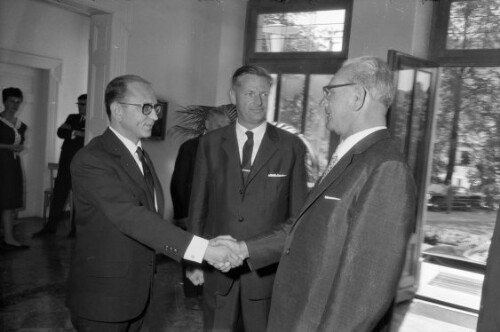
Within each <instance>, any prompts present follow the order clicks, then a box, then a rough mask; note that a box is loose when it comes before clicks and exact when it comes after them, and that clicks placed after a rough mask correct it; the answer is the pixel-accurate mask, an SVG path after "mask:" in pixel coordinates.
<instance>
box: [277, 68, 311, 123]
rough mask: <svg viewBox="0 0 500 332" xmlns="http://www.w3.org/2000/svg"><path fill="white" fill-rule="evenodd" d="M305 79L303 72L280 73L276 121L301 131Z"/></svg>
mask: <svg viewBox="0 0 500 332" xmlns="http://www.w3.org/2000/svg"><path fill="white" fill-rule="evenodd" d="M305 81H306V75H304V74H283V75H281V91H280V100H279V107H278V112H279V113H278V121H279V122H283V123H287V124H289V125H292V126H294V127H295V128H297V130H299V131H300V132H302V109H303V105H304V84H305Z"/></svg>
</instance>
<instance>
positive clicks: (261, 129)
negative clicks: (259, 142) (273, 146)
mask: <svg viewBox="0 0 500 332" xmlns="http://www.w3.org/2000/svg"><path fill="white" fill-rule="evenodd" d="M266 128H267V122H266V121H264V122H263V123H262V124H260V125H259V126H258V127H255V128H253V129H251V130H250V129H247V128H245V127H243V126H242V125H241V124H240V123H239V122H238V121H236V133H237V134H238V135H240V136H245V133H246V132H247V131H249V130H250V131H251V132H253V134H254V136H264V133H265V132H266Z"/></svg>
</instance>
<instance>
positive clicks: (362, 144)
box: [290, 130, 390, 232]
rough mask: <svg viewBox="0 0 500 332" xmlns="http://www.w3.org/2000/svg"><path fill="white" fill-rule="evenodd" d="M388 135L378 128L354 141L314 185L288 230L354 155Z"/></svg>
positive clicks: (350, 161) (337, 176) (349, 162)
mask: <svg viewBox="0 0 500 332" xmlns="http://www.w3.org/2000/svg"><path fill="white" fill-rule="evenodd" d="M389 137H390V134H389V132H388V131H387V130H379V131H376V132H374V133H372V134H370V135H368V136H367V137H365V138H363V139H362V140H361V141H359V142H358V143H356V145H354V146H353V147H352V148H351V150H349V151H348V152H347V154H345V155H344V156H343V157H342V158H340V160H339V161H338V162H337V164H336V165H335V166H334V167H333V168H332V170H331V171H330V173H328V174H327V175H326V177H325V179H324V180H323V181H321V183H319V184H318V185H316V186H315V187H314V188H313V189H312V190H311V192H310V193H309V195H308V196H307V198H306V202H305V203H304V205H303V208H302V209H301V210H300V212H299V214H298V215H297V218H295V223H294V224H293V225H292V227H291V229H290V232H291V231H292V229H293V228H294V227H295V226H296V224H297V223H298V222H300V217H301V216H302V215H303V214H304V213H305V212H306V211H307V209H308V208H309V207H310V206H311V205H312V204H313V203H314V202H315V201H316V200H317V199H318V198H320V197H321V195H322V194H323V193H324V192H325V190H326V189H328V187H330V185H331V184H332V183H333V182H335V180H337V179H338V178H339V176H341V175H342V173H344V171H345V169H346V168H347V167H348V166H349V165H350V164H351V163H352V160H353V158H354V156H355V155H357V154H360V153H363V152H364V151H366V150H367V149H368V148H369V147H370V146H372V145H373V144H375V143H377V142H378V141H380V140H382V139H387V138H389Z"/></svg>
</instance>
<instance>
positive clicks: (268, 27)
mask: <svg viewBox="0 0 500 332" xmlns="http://www.w3.org/2000/svg"><path fill="white" fill-rule="evenodd" d="M351 13H352V0H338V1H331V0H315V1H310V0H288V1H287V2H281V3H280V2H275V1H269V0H250V1H249V3H248V8H247V26H246V29H247V33H246V40H245V63H247V64H254V65H258V66H262V67H264V68H266V69H267V70H269V71H270V72H271V73H272V76H273V79H274V82H275V84H274V85H273V88H272V90H271V93H270V95H269V106H268V107H269V109H268V121H270V122H278V123H279V124H282V125H286V126H288V127H292V128H293V129H294V130H295V131H297V132H298V133H300V134H302V135H303V136H304V137H305V138H306V140H307V142H308V144H309V150H312V151H314V156H313V162H314V165H313V167H309V182H310V184H311V185H312V184H313V183H314V182H315V181H316V180H317V178H318V177H319V176H320V175H321V174H322V172H323V171H324V169H325V168H326V165H327V163H328V158H329V155H330V154H331V152H332V149H333V148H335V146H336V144H337V142H338V137H337V136H336V135H335V134H331V133H330V132H329V131H328V130H327V129H326V127H325V112H324V108H323V107H322V106H321V101H322V100H323V99H324V95H323V90H322V87H323V86H325V85H328V84H329V83H330V80H331V79H332V77H333V73H335V72H336V71H337V69H338V68H340V66H341V65H342V62H343V61H344V60H346V59H347V50H348V45H349V33H350V24H351Z"/></svg>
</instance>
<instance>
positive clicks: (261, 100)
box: [254, 94, 265, 105]
mask: <svg viewBox="0 0 500 332" xmlns="http://www.w3.org/2000/svg"><path fill="white" fill-rule="evenodd" d="M264 98H265V97H264V96H262V95H260V94H257V95H256V96H255V98H254V100H255V101H256V103H257V105H264Z"/></svg>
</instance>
